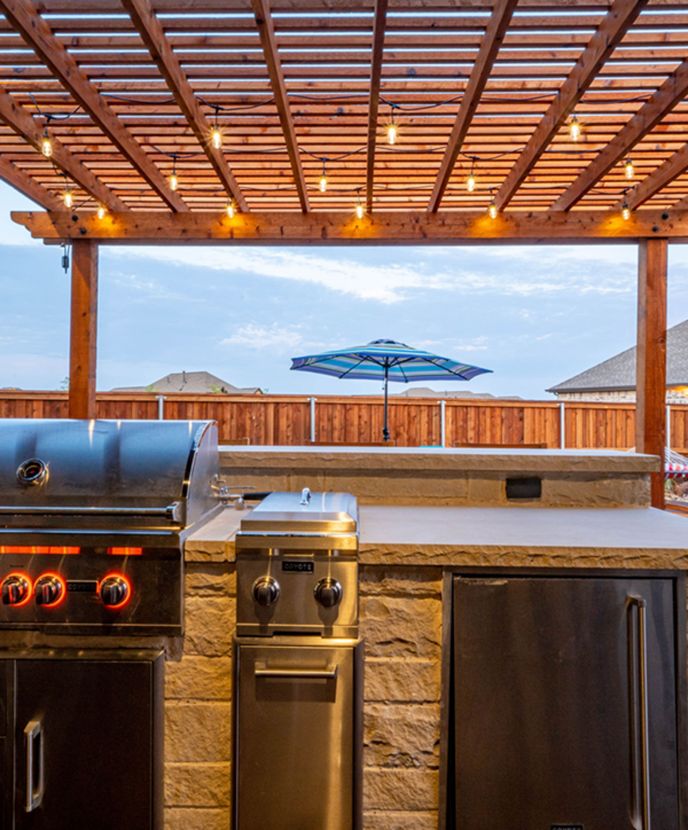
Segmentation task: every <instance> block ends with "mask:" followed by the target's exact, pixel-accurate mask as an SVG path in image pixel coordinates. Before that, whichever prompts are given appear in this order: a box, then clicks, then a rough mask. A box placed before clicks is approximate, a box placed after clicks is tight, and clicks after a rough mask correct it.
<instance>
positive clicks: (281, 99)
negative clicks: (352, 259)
mask: <svg viewBox="0 0 688 830" xmlns="http://www.w3.org/2000/svg"><path fill="white" fill-rule="evenodd" d="M251 6H252V8H253V14H254V16H255V20H256V26H257V27H258V34H259V36H260V42H261V45H262V47H263V55H264V57H265V63H266V64H267V68H268V75H269V76H270V85H271V87H272V93H273V95H274V97H275V105H276V107H277V111H278V113H279V119H280V124H281V125H282V133H283V135H284V142H285V144H286V146H287V153H288V155H289V163H290V164H291V170H292V174H293V176H294V184H295V186H296V190H297V193H298V196H299V203H300V205H301V210H302V211H303V212H304V213H307V212H308V211H309V210H310V204H309V200H308V188H307V186H306V177H305V175H304V172H303V165H302V164H301V155H300V152H299V143H298V139H297V137H296V129H295V127H294V119H293V118H292V114H291V107H290V106H289V98H288V96H287V87H286V84H285V81H284V71H283V69H282V62H281V60H280V54H279V48H278V45H277V38H276V36H275V27H274V24H273V20H272V15H271V13H270V4H269V0H251Z"/></svg>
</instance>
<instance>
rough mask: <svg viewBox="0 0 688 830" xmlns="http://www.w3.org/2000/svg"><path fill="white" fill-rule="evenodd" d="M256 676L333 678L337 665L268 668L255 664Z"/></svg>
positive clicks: (312, 678) (335, 674)
mask: <svg viewBox="0 0 688 830" xmlns="http://www.w3.org/2000/svg"><path fill="white" fill-rule="evenodd" d="M254 674H255V676H256V677H281V678H284V679H287V678H295V679H299V678H301V679H305V680H334V678H335V677H337V667H336V666H332V668H327V669H269V668H267V667H259V666H256V668H255V670H254Z"/></svg>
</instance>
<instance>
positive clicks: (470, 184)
mask: <svg viewBox="0 0 688 830" xmlns="http://www.w3.org/2000/svg"><path fill="white" fill-rule="evenodd" d="M466 190H467V191H468V192H469V193H473V191H474V190H475V176H474V175H473V173H469V174H468V178H467V179H466Z"/></svg>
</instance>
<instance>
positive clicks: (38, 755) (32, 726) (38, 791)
mask: <svg viewBox="0 0 688 830" xmlns="http://www.w3.org/2000/svg"><path fill="white" fill-rule="evenodd" d="M24 743H25V745H26V805H25V806H26V812H27V813H31V812H33V811H34V810H35V809H36V808H37V807H40V805H41V802H42V801H43V793H44V791H45V774H44V769H45V767H44V763H43V725H42V724H41V722H40V720H38V719H35V720H30V721H29V722H28V723H27V724H26V726H25V727H24ZM36 762H38V781H35V780H34V773H35V771H36Z"/></svg>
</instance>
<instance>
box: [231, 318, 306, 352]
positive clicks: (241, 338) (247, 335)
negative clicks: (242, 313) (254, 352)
mask: <svg viewBox="0 0 688 830" xmlns="http://www.w3.org/2000/svg"><path fill="white" fill-rule="evenodd" d="M303 342H304V340H303V336H302V334H301V332H300V331H299V330H298V328H293V327H292V328H284V327H283V326H279V325H277V324H276V323H273V325H271V326H261V325H258V324H257V323H246V325H243V326H239V328H238V329H236V330H235V331H234V332H233V333H232V334H231V335H230V336H229V337H225V338H224V339H223V340H221V341H220V345H221V346H242V347H244V348H249V349H290V350H294V349H296V348H298V347H299V346H302V345H303Z"/></svg>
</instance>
